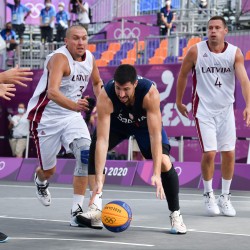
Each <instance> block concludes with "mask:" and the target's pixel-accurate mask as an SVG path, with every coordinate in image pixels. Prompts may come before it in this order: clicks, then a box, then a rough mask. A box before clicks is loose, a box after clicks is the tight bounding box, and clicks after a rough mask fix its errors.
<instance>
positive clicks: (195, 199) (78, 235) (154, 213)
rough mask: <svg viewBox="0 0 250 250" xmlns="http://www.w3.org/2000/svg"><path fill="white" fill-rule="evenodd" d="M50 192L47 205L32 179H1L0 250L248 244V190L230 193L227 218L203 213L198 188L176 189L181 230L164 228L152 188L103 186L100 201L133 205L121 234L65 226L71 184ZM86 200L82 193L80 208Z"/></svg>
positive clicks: (165, 216) (163, 209)
mask: <svg viewBox="0 0 250 250" xmlns="http://www.w3.org/2000/svg"><path fill="white" fill-rule="evenodd" d="M50 192H51V194H52V204H51V206H50V207H44V206H42V204H41V203H40V202H39V201H38V200H37V198H36V195H35V186H34V185H33V183H20V182H7V181H2V182H1V183H0V197H1V198H0V231H1V232H3V233H5V234H7V235H8V236H9V237H10V239H9V240H8V242H6V243H0V249H4V250H18V249H20V250H71V249H72V250H78V249H79V250H80V249H81V250H82V249H93V250H95V249H96V250H105V249H108V250H110V249H142V250H145V249H149V250H150V249H165V250H166V249H170V250H172V249H178V250H181V249H185V250H189V249H190V250H195V249H199V250H200V249H209V250H212V249H215V250H217V249H223V250H224V249H225V250H229V249H234V250H235V249H237V250H241V249H250V192H243V191H233V192H232V203H233V205H234V207H235V209H236V211H237V215H236V217H232V218H229V217H224V216H217V217H208V216H206V215H205V212H204V208H203V200H202V199H203V197H202V191H201V190H195V189H181V190H180V205H181V212H182V215H183V219H184V222H185V224H186V225H187V228H188V232H187V234H186V235H172V234H170V233H169V228H170V221H169V211H168V208H167V203H166V201H165V200H164V201H161V200H157V199H156V197H155V189H154V188H152V187H141V186H140V187H121V186H113V185H112V186H111V185H109V186H107V185H105V191H104V195H103V203H104V204H106V203H108V202H110V201H112V200H122V201H125V202H126V203H128V204H129V205H130V207H131V209H132V212H133V220H132V222H131V226H130V227H129V228H128V229H127V230H126V231H124V232H122V233H112V232H109V231H107V230H106V229H105V228H104V229H102V230H94V229H89V228H73V227H70V226H69V219H70V209H71V203H72V187H71V186H70V185H59V184H54V183H51V184H50ZM87 193H88V194H87V196H89V192H88V191H87ZM215 193H216V194H217V195H218V194H219V192H215ZM88 201H89V198H86V199H85V204H84V210H86V209H87V205H88Z"/></svg>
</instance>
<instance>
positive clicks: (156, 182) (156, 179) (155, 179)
mask: <svg viewBox="0 0 250 250" xmlns="http://www.w3.org/2000/svg"><path fill="white" fill-rule="evenodd" d="M151 184H152V185H153V186H156V197H157V198H160V199H161V200H163V199H165V198H166V196H165V193H164V190H163V187H162V183H161V177H160V176H158V175H153V176H152V177H151Z"/></svg>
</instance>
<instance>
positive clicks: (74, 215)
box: [70, 204, 85, 227]
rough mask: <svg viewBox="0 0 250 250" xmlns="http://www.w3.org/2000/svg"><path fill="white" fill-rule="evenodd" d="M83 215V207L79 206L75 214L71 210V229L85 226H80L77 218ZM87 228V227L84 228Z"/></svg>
mask: <svg viewBox="0 0 250 250" xmlns="http://www.w3.org/2000/svg"><path fill="white" fill-rule="evenodd" d="M81 213H83V211H82V208H81V206H80V205H79V204H78V208H77V209H76V210H75V211H74V212H73V211H72V210H71V218H70V226H71V227H82V226H83V225H79V224H78V223H77V220H76V216H77V215H79V214H81ZM84 227H85V226H84Z"/></svg>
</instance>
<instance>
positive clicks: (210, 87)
mask: <svg viewBox="0 0 250 250" xmlns="http://www.w3.org/2000/svg"><path fill="white" fill-rule="evenodd" d="M197 50H198V55H197V62H196V65H195V67H194V69H193V96H192V105H193V115H194V117H197V118H199V117H201V116H202V117H204V116H209V117H213V116H216V115H218V114H220V113H221V112H222V111H224V110H225V109H227V108H228V107H229V106H230V105H231V104H232V103H234V91H235V70H234V63H235V55H236V50H237V47H235V46H233V45H232V44H230V43H227V42H225V47H224V50H223V51H222V52H221V53H214V52H211V51H210V50H209V47H208V43H207V41H203V42H200V43H197Z"/></svg>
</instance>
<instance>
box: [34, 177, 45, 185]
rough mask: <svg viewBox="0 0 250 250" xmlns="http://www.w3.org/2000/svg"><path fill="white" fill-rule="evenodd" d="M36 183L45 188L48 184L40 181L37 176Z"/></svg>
mask: <svg viewBox="0 0 250 250" xmlns="http://www.w3.org/2000/svg"><path fill="white" fill-rule="evenodd" d="M36 183H37V184H38V185H43V186H45V185H46V183H47V180H45V181H40V180H39V178H38V176H36Z"/></svg>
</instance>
